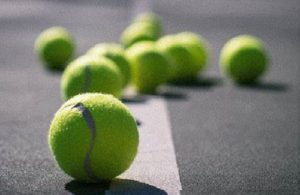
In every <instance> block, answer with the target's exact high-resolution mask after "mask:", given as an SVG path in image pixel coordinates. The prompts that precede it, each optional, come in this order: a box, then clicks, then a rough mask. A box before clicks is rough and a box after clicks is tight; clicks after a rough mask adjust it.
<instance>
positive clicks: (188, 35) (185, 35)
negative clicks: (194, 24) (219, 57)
mask: <svg viewBox="0 0 300 195" xmlns="http://www.w3.org/2000/svg"><path fill="white" fill-rule="evenodd" d="M176 39H178V41H179V42H180V43H181V44H183V45H184V46H185V47H186V48H187V49H189V50H190V52H191V54H192V55H193V57H194V59H195V61H196V65H197V70H196V71H197V72H201V71H203V70H204V69H205V68H206V66H207V63H208V58H209V53H208V48H207V45H208V44H207V41H206V40H205V39H204V38H203V37H201V36H200V35H197V34H195V33H193V32H182V33H178V34H177V35H176Z"/></svg>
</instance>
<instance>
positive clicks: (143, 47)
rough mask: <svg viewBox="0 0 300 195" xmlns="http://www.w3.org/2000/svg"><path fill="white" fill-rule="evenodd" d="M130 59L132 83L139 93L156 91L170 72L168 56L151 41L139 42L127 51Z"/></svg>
mask: <svg viewBox="0 0 300 195" xmlns="http://www.w3.org/2000/svg"><path fill="white" fill-rule="evenodd" d="M126 55H127V57H128V59H129V60H130V64H131V71H132V74H131V75H132V83H133V85H134V87H135V89H136V90H137V91H138V92H139V93H154V92H155V91H156V89H157V87H158V86H159V85H161V84H163V83H165V82H166V81H167V79H168V77H169V74H170V63H169V60H168V58H167V57H166V56H165V55H163V54H162V53H160V52H159V51H158V50H157V48H156V46H155V44H154V43H153V42H150V41H145V42H139V43H136V44H134V45H133V46H131V47H130V48H129V49H127V51H126Z"/></svg>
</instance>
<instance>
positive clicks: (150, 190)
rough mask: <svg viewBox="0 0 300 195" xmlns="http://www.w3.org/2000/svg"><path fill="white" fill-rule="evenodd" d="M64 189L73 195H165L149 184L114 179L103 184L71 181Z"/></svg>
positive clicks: (162, 191)
mask: <svg viewBox="0 0 300 195" xmlns="http://www.w3.org/2000/svg"><path fill="white" fill-rule="evenodd" d="M65 189H66V190H67V191H69V192H71V193H72V194H75V195H83V194H86V195H94V194H95V195H96V194H97V195H99V194H103V195H104V194H146V195H147V194H154V195H155V194H157V195H166V194H167V193H166V192H165V191H164V190H162V189H159V188H157V187H154V186H152V185H149V184H145V183H142V182H138V181H134V180H129V179H114V180H112V181H110V182H105V183H83V182H79V181H76V180H72V181H70V182H69V183H66V184H65Z"/></svg>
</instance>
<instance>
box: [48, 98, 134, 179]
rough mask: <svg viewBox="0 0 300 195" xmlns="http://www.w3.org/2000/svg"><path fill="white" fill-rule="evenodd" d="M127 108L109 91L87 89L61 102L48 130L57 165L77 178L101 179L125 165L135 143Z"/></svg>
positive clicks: (132, 154) (128, 162) (120, 171)
mask: <svg viewBox="0 0 300 195" xmlns="http://www.w3.org/2000/svg"><path fill="white" fill-rule="evenodd" d="M138 137H139V135H138V130H137V125H136V122H135V120H134V118H133V117H132V115H131V114H130V112H129V110H128V108H127V107H126V106H125V105H124V104H123V103H122V102H120V101H119V100H118V99H116V98H114V97H113V96H111V95H103V94H100V93H87V94H83V95H78V96H75V97H73V98H72V99H70V100H69V101H67V102H65V103H64V104H63V105H62V106H61V108H60V109H59V110H58V111H57V112H56V114H55V116H54V118H53V120H52V122H51V126H50V130H49V136H48V140H49V145H50V149H51V151H52V154H53V156H54V158H55V160H56V161H57V163H58V165H59V167H60V168H61V169H62V170H63V171H64V172H65V173H66V174H68V175H69V176H71V177H73V178H74V179H76V180H79V181H86V182H103V181H105V180H110V179H113V178H114V177H116V176H118V175H120V174H121V173H123V172H124V171H125V170H127V169H128V168H129V166H130V165H131V163H132V162H133V160H134V158H135V156H136V154H137V150H138V143H139V138H138Z"/></svg>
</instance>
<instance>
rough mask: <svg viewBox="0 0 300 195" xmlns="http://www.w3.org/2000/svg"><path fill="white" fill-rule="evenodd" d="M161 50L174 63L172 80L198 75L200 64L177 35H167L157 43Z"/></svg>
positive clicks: (181, 79) (188, 78)
mask: <svg viewBox="0 0 300 195" xmlns="http://www.w3.org/2000/svg"><path fill="white" fill-rule="evenodd" d="M156 45H157V47H158V49H159V51H161V52H162V53H164V54H165V55H167V56H168V57H169V58H170V59H171V60H172V64H173V66H172V67H173V68H172V69H173V70H172V74H171V76H170V78H169V79H170V80H171V81H183V80H190V79H191V78H193V77H195V76H196V75H197V72H198V70H199V66H198V64H197V63H196V61H195V59H194V56H193V55H192V52H191V51H190V49H188V48H187V47H186V46H185V45H184V44H182V43H181V42H180V41H178V39H177V37H176V36H175V35H167V36H164V37H162V38H161V39H159V40H158V41H157V43H156Z"/></svg>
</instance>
